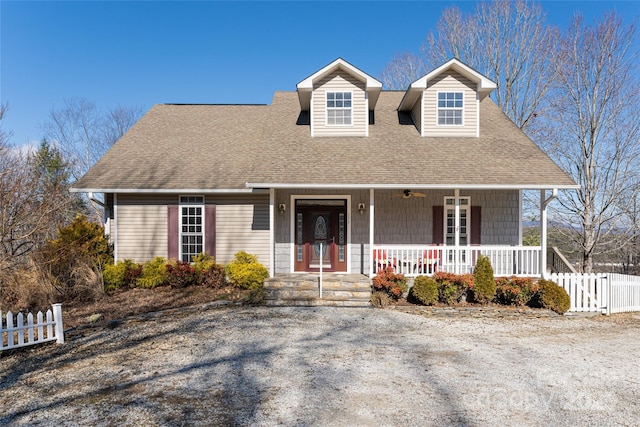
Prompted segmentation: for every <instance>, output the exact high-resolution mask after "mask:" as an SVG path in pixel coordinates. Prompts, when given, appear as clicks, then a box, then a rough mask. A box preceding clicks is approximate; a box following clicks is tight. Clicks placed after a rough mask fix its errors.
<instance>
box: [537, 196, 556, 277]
mask: <svg viewBox="0 0 640 427" xmlns="http://www.w3.org/2000/svg"><path fill="white" fill-rule="evenodd" d="M546 192H547V191H546V190H544V189H543V190H540V275H541V276H542V278H543V279H546V278H547V206H548V205H549V203H551V202H552V201H553V200H555V199H556V198H557V197H558V189H557V188H554V189H553V190H552V191H551V196H549V197H548V198H547V197H546V196H547V194H546Z"/></svg>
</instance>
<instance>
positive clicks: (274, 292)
mask: <svg viewBox="0 0 640 427" xmlns="http://www.w3.org/2000/svg"><path fill="white" fill-rule="evenodd" d="M319 289H320V288H319V274H290V275H280V276H276V277H270V278H268V279H266V280H265V281H264V290H265V295H266V297H265V304H266V305H268V306H305V307H315V306H342V307H365V306H370V305H371V303H370V299H371V280H370V279H369V277H367V276H364V275H362V274H336V273H325V274H324V275H323V277H322V298H320V292H319Z"/></svg>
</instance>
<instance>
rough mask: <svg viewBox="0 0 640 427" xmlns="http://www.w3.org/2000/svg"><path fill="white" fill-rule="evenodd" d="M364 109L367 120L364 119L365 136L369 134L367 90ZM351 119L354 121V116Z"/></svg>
mask: <svg viewBox="0 0 640 427" xmlns="http://www.w3.org/2000/svg"><path fill="white" fill-rule="evenodd" d="M352 105H353V103H352ZM364 109H365V113H366V114H365V116H366V117H365V118H366V120H365V121H364V136H369V94H368V93H367V92H366V91H365V93H364ZM352 113H353V111H352ZM351 121H352V122H353V118H352V119H351Z"/></svg>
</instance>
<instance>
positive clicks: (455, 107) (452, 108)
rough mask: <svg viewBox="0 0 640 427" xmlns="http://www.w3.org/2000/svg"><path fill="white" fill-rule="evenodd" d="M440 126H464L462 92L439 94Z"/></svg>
mask: <svg viewBox="0 0 640 427" xmlns="http://www.w3.org/2000/svg"><path fill="white" fill-rule="evenodd" d="M438 125H458V126H460V125H462V92H438Z"/></svg>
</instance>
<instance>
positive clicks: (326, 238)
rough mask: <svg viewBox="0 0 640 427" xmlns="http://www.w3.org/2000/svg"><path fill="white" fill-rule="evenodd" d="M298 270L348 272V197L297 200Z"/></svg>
mask: <svg viewBox="0 0 640 427" xmlns="http://www.w3.org/2000/svg"><path fill="white" fill-rule="evenodd" d="M295 218H296V225H295V233H296V236H295V238H296V242H295V255H294V257H295V271H320V267H322V270H323V271H347V251H346V236H347V233H346V231H347V230H346V228H347V206H346V201H345V200H296V212H295Z"/></svg>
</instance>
